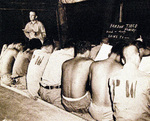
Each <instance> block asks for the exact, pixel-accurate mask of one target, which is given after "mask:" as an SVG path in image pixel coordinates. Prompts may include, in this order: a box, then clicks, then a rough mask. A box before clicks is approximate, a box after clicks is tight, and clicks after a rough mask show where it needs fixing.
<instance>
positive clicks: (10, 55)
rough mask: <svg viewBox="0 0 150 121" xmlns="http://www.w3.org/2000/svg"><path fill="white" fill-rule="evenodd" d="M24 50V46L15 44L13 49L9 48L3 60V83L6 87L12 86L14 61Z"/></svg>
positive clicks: (1, 68) (0, 68)
mask: <svg viewBox="0 0 150 121" xmlns="http://www.w3.org/2000/svg"><path fill="white" fill-rule="evenodd" d="M22 49H23V46H22V44H21V43H13V44H12V47H11V48H10V47H8V48H7V49H6V50H5V52H4V54H3V56H2V58H1V60H0V61H1V66H0V71H1V83H2V84H5V85H9V86H10V84H11V81H12V80H11V74H12V68H13V65H14V61H15V59H16V57H17V54H18V52H19V51H20V50H22Z"/></svg>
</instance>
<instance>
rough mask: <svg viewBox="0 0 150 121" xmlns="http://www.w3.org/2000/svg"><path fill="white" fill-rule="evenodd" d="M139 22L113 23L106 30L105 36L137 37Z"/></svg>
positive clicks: (118, 37)
mask: <svg viewBox="0 0 150 121" xmlns="http://www.w3.org/2000/svg"><path fill="white" fill-rule="evenodd" d="M137 27H138V24H127V23H111V24H109V25H108V26H107V28H106V30H105V37H107V38H109V39H116V40H119V39H124V40H129V39H135V37H136V33H137Z"/></svg>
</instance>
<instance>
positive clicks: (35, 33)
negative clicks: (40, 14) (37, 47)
mask: <svg viewBox="0 0 150 121" xmlns="http://www.w3.org/2000/svg"><path fill="white" fill-rule="evenodd" d="M29 18H30V22H28V23H27V24H26V26H25V29H23V31H24V34H25V36H26V37H27V38H28V39H29V41H30V40H31V39H33V38H38V39H40V41H41V43H42V44H43V43H44V38H45V37H46V31H45V28H44V25H43V24H42V23H41V22H40V21H38V20H37V16H36V13H35V12H34V11H30V13H29Z"/></svg>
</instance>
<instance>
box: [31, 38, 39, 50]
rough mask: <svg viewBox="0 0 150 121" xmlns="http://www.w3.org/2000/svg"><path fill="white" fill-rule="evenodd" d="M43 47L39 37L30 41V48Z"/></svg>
mask: <svg viewBox="0 0 150 121" xmlns="http://www.w3.org/2000/svg"><path fill="white" fill-rule="evenodd" d="M41 47H42V43H41V41H40V40H39V39H37V38H34V39H31V40H30V41H29V43H28V48H30V49H31V50H33V49H41Z"/></svg>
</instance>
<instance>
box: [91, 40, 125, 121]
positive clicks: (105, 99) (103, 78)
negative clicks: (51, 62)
mask: <svg viewBox="0 0 150 121" xmlns="http://www.w3.org/2000/svg"><path fill="white" fill-rule="evenodd" d="M123 45H124V44H123V43H118V44H116V45H115V46H113V48H112V50H111V53H110V56H109V58H108V59H106V60H103V61H95V62H93V63H92V64H91V67H90V77H91V88H92V102H91V104H90V108H89V112H90V114H91V115H92V117H93V118H94V119H96V120H99V121H101V120H102V121H104V120H105V121H110V120H113V115H112V108H111V102H110V95H109V88H108V78H109V77H110V76H111V75H112V74H114V73H115V72H116V71H118V70H120V69H122V67H123V66H122V65H121V63H120V56H121V55H122V48H123Z"/></svg>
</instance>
